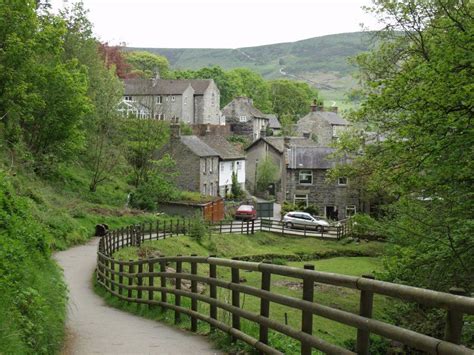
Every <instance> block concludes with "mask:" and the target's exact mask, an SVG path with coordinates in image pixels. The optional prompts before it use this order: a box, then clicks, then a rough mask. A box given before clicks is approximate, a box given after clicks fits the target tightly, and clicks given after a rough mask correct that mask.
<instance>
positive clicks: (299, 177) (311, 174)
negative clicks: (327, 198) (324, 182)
mask: <svg viewBox="0 0 474 355" xmlns="http://www.w3.org/2000/svg"><path fill="white" fill-rule="evenodd" d="M301 175H310V176H311V182H301ZM298 183H299V184H300V185H313V170H300V171H299V172H298Z"/></svg>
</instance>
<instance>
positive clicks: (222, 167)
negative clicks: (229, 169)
mask: <svg viewBox="0 0 474 355" xmlns="http://www.w3.org/2000/svg"><path fill="white" fill-rule="evenodd" d="M224 164H225V163H221V171H224Z"/></svg>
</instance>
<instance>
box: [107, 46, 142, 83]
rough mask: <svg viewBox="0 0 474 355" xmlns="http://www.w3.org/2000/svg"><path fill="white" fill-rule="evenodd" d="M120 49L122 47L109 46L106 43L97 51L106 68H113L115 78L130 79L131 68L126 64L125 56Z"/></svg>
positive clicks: (131, 75)
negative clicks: (115, 74)
mask: <svg viewBox="0 0 474 355" xmlns="http://www.w3.org/2000/svg"><path fill="white" fill-rule="evenodd" d="M122 48H123V46H109V44H108V43H101V44H100V46H99V51H100V53H101V55H102V57H103V58H104V61H105V64H106V65H107V67H108V68H110V67H111V66H113V67H115V71H116V73H117V76H118V77H119V78H120V79H127V78H132V77H134V75H133V74H132V73H130V70H131V66H130V64H128V63H127V61H126V59H125V56H124V54H123V53H122Z"/></svg>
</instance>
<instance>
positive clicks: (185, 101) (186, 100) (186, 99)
mask: <svg viewBox="0 0 474 355" xmlns="http://www.w3.org/2000/svg"><path fill="white" fill-rule="evenodd" d="M184 104H185V105H187V104H188V97H187V96H185V97H184Z"/></svg>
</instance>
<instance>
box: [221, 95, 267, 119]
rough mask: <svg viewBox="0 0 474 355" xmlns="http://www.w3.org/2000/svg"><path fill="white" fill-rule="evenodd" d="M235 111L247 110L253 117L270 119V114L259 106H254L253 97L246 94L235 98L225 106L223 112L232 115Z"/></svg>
mask: <svg viewBox="0 0 474 355" xmlns="http://www.w3.org/2000/svg"><path fill="white" fill-rule="evenodd" d="M235 111H246V112H248V114H250V115H251V116H253V117H258V118H264V119H267V120H268V119H269V118H268V115H266V114H264V113H263V112H262V111H260V110H259V109H258V108H256V107H255V106H253V103H252V101H251V99H249V98H248V97H244V96H239V97H236V98H234V99H233V100H232V101H231V102H229V103H228V104H227V105H225V106H224V108H223V109H222V113H223V114H224V115H225V116H229V117H232V116H234V114H235Z"/></svg>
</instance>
